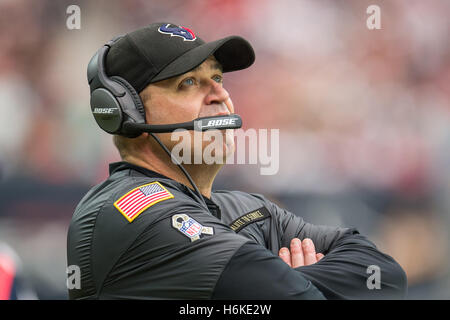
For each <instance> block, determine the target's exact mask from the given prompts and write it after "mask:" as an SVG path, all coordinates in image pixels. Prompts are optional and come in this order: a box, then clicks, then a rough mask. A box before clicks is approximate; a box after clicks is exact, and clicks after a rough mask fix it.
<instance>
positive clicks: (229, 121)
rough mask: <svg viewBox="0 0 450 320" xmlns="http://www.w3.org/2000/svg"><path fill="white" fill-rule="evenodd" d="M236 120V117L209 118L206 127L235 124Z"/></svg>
mask: <svg viewBox="0 0 450 320" xmlns="http://www.w3.org/2000/svg"><path fill="white" fill-rule="evenodd" d="M235 121H236V119H234V118H227V119H216V120H209V121H208V124H207V125H206V126H205V128H208V127H215V126H229V125H235V124H236V123H235Z"/></svg>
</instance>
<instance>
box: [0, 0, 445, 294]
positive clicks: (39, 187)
mask: <svg viewBox="0 0 450 320" xmlns="http://www.w3.org/2000/svg"><path fill="white" fill-rule="evenodd" d="M71 4H76V5H78V6H79V7H80V9H81V29H80V30H69V29H67V27H66V20H67V18H68V16H69V15H68V14H67V13H66V9H67V7H68V6H69V5H71ZM371 4H376V5H378V6H379V7H380V8H381V26H382V29H381V30H369V29H368V28H367V27H366V19H367V18H368V16H369V15H368V14H367V13H366V8H367V7H368V6H369V5H371ZM449 16H450V1H447V0H429V1H423V0H408V1H406V0H402V1H400V0H399V1H381V0H371V1H365V0H364V1H361V0H348V1H337V0H320V1H317V0H282V1H271V0H246V1H238V0H209V1H206V0H204V1H203V0H194V1H188V0H184V1H181V0H165V1H156V0H155V1H153V0H152V1H144V0H123V1H119V0H113V1H105V0H101V1H81V0H79V1H77V0H73V1H66V0H62V1H51V0H39V1H36V0H1V1H0V242H1V243H2V246H3V247H2V246H0V253H1V248H8V249H7V250H6V249H5V250H4V251H3V252H15V254H14V253H11V254H12V255H15V256H16V261H17V263H18V264H20V277H21V278H22V279H23V280H22V283H24V285H23V288H25V289H23V290H22V294H21V296H20V297H22V298H28V299H31V298H38V299H66V298H67V291H66V286H65V279H66V273H65V269H66V233H67V227H68V224H69V221H70V218H71V215H72V213H73V210H74V208H75V206H76V204H77V203H78V201H79V200H80V199H81V197H82V196H83V195H84V193H85V192H87V190H88V189H89V188H90V187H91V186H93V185H95V184H97V183H99V182H100V181H102V180H103V179H105V178H106V177H107V175H108V163H110V162H114V161H117V160H119V156H118V153H117V152H116V150H115V149H114V147H113V144H112V139H111V137H110V136H109V135H107V134H106V133H104V132H102V131H101V130H100V129H99V128H98V127H97V126H96V124H95V122H94V120H93V117H92V115H91V113H90V111H89V89H88V85H87V81H86V66H87V63H88V61H89V59H90V57H91V56H92V54H93V53H94V52H95V51H96V50H97V49H98V48H99V47H100V46H101V45H102V44H103V43H105V42H107V41H108V40H109V39H111V38H112V37H113V36H115V35H118V34H123V33H126V32H128V31H131V30H133V29H134V28H137V27H141V26H144V25H146V24H149V23H151V22H157V21H169V22H174V23H177V24H180V25H183V26H187V27H189V28H190V29H192V30H193V31H194V32H195V33H196V34H197V35H198V36H200V37H201V38H203V39H205V40H207V41H210V40H213V39H216V38H218V37H224V36H227V35H230V34H237V35H241V36H243V37H245V38H247V39H248V40H249V41H250V42H251V43H252V44H253V46H254V48H255V51H256V62H255V64H254V65H253V66H252V67H251V68H250V69H248V70H245V71H239V72H235V73H230V74H227V75H226V77H225V86H226V88H227V89H228V91H229V92H230V94H231V96H232V98H233V102H234V105H235V107H236V110H237V112H238V113H239V114H240V115H241V116H242V118H243V120H244V129H248V128H255V129H260V128H261V129H264V128H265V129H271V128H277V129H280V170H279V172H278V173H277V174H276V175H273V176H262V175H260V174H259V166H258V165H229V166H226V167H225V168H224V169H223V171H222V172H221V174H220V175H219V176H218V178H217V180H216V185H215V188H216V189H221V188H230V189H238V190H244V191H247V192H258V193H263V194H265V195H267V196H269V197H270V198H271V199H273V200H274V201H276V202H277V203H279V204H281V205H283V206H285V207H286V208H287V209H289V210H291V211H293V212H295V213H296V214H298V215H301V216H303V217H304V218H305V220H307V221H309V222H312V223H316V224H327V225H342V226H355V227H357V228H358V229H359V230H360V231H361V233H364V234H365V235H367V236H369V237H370V238H371V239H372V240H373V241H374V242H375V244H376V245H377V246H378V247H379V248H381V249H382V250H384V251H385V252H387V253H388V254H390V255H391V256H393V257H394V258H395V259H397V261H399V263H400V264H401V265H402V266H403V267H404V269H405V270H406V272H407V275H408V280H409V296H408V298H409V299H449V298H450V277H449V275H450V274H449V258H448V257H449V255H448V253H449V251H450V248H449V244H450V242H449V234H448V233H449V232H448V230H449V226H450V214H449V212H450V125H449V124H450V42H449V40H450V39H449V31H450V19H449ZM112 245H113V243H112ZM19 260H20V261H19ZM20 297H19V298H20Z"/></svg>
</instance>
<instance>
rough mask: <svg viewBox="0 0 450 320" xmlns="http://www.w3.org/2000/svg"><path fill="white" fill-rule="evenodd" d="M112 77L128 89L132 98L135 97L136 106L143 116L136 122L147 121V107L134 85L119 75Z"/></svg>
mask: <svg viewBox="0 0 450 320" xmlns="http://www.w3.org/2000/svg"><path fill="white" fill-rule="evenodd" d="M111 79H112V80H114V81H116V82H118V83H119V84H121V85H122V86H124V87H125V88H126V89H127V91H128V92H129V93H130V96H131V98H132V99H133V103H134V106H135V108H136V109H137V110H138V111H139V114H140V115H141V116H142V118H141V119H136V120H138V121H136V122H138V123H145V108H144V105H143V104H142V100H141V97H140V96H139V94H138V93H137V92H136V90H135V89H134V88H133V86H132V85H131V84H129V83H128V82H127V81H126V80H125V79H123V78H121V77H118V76H113V77H111ZM122 109H123V108H122Z"/></svg>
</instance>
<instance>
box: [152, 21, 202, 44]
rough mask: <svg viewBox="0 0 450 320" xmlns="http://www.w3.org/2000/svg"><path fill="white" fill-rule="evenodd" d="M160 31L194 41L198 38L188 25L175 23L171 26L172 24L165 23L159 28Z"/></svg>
mask: <svg viewBox="0 0 450 320" xmlns="http://www.w3.org/2000/svg"><path fill="white" fill-rule="evenodd" d="M158 31H159V32H160V33H163V34H170V36H171V37H173V36H175V37H181V38H183V39H184V41H194V40H195V39H197V37H196V36H195V34H194V32H192V30H190V29H188V28H186V27H181V26H173V25H172V27H171V24H163V25H162V26H161V27H159V28H158Z"/></svg>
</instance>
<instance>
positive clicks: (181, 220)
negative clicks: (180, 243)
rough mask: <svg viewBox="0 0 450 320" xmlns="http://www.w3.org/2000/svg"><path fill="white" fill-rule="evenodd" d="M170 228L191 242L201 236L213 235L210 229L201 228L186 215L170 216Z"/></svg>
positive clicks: (212, 230)
mask: <svg viewBox="0 0 450 320" xmlns="http://www.w3.org/2000/svg"><path fill="white" fill-rule="evenodd" d="M172 226H173V227H174V228H175V229H177V230H178V231H180V232H181V233H182V234H184V235H185V236H186V237H188V238H189V239H191V241H195V240H198V239H200V236H201V235H202V234H209V235H213V234H214V229H213V228H212V227H205V226H202V225H201V224H200V223H198V222H197V221H196V220H194V219H193V218H191V217H189V216H188V215H187V214H176V215H174V216H172Z"/></svg>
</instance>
